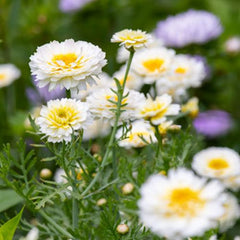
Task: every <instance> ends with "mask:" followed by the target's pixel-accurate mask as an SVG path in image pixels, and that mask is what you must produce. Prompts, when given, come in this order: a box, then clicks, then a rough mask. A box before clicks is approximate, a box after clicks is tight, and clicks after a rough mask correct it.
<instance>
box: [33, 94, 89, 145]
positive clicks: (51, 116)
mask: <svg viewBox="0 0 240 240" xmlns="http://www.w3.org/2000/svg"><path fill="white" fill-rule="evenodd" d="M88 121H89V115H88V106H87V104H86V103H82V102H80V101H77V100H75V99H67V98H63V99H61V100H59V99H57V100H52V101H49V102H48V103H47V106H43V107H42V109H41V112H40V117H38V118H37V119H36V123H37V125H38V126H39V127H40V132H41V133H43V134H45V135H46V136H47V139H48V141H49V142H54V143H56V142H62V141H65V142H70V141H71V138H72V135H73V134H75V135H76V134H78V132H77V131H78V130H80V129H83V128H85V127H86V124H87V123H88Z"/></svg>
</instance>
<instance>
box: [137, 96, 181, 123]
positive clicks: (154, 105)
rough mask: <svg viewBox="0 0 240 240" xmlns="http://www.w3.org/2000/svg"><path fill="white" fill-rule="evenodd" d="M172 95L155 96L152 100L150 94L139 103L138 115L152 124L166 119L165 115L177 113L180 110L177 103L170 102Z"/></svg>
mask: <svg viewBox="0 0 240 240" xmlns="http://www.w3.org/2000/svg"><path fill="white" fill-rule="evenodd" d="M171 103H172V97H171V96H169V95H168V94H163V95H162V96H158V97H156V99H155V100H153V99H152V98H151V97H150V96H148V98H147V99H146V101H145V102H144V103H143V104H142V105H139V117H142V118H145V119H149V120H150V121H151V122H152V123H153V124H154V125H159V124H160V123H162V122H164V121H166V119H167V116H172V115H177V114H178V113H179V111H180V105H179V104H171Z"/></svg>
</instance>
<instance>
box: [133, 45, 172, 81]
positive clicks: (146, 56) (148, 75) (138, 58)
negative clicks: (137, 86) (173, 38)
mask: <svg viewBox="0 0 240 240" xmlns="http://www.w3.org/2000/svg"><path fill="white" fill-rule="evenodd" d="M174 55H175V52H174V50H170V49H166V48H160V47H159V48H150V49H142V50H141V51H138V52H136V54H135V56H134V58H133V62H132V70H133V71H134V72H136V73H137V74H138V75H139V76H141V77H142V78H143V82H144V83H146V84H152V83H154V82H155V81H156V80H157V79H159V78H161V77H163V76H164V74H165V73H166V72H167V70H168V69H169V68H170V64H171V62H172V60H173V57H174Z"/></svg>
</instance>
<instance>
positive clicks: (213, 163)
mask: <svg viewBox="0 0 240 240" xmlns="http://www.w3.org/2000/svg"><path fill="white" fill-rule="evenodd" d="M208 167H209V168H212V169H214V170H222V169H225V168H228V167H229V164H228V162H227V161H226V160H225V159H223V158H213V159H211V160H210V161H209V163H208Z"/></svg>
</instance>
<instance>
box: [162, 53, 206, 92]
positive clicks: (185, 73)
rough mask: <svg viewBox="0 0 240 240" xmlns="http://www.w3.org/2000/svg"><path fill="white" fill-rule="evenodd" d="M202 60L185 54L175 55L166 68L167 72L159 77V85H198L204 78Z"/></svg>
mask: <svg viewBox="0 0 240 240" xmlns="http://www.w3.org/2000/svg"><path fill="white" fill-rule="evenodd" d="M205 76H206V73H205V68H204V64H203V62H202V61H197V60H196V59H194V58H193V57H189V56H186V55H176V56H175V57H174V59H173V61H172V63H171V66H170V67H169V68H168V71H167V74H166V75H165V76H163V77H162V78H161V79H159V80H158V81H159V84H160V85H165V86H168V87H182V88H185V89H186V88H189V87H199V86H200V85H201V83H202V81H203V79H204V78H205Z"/></svg>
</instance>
